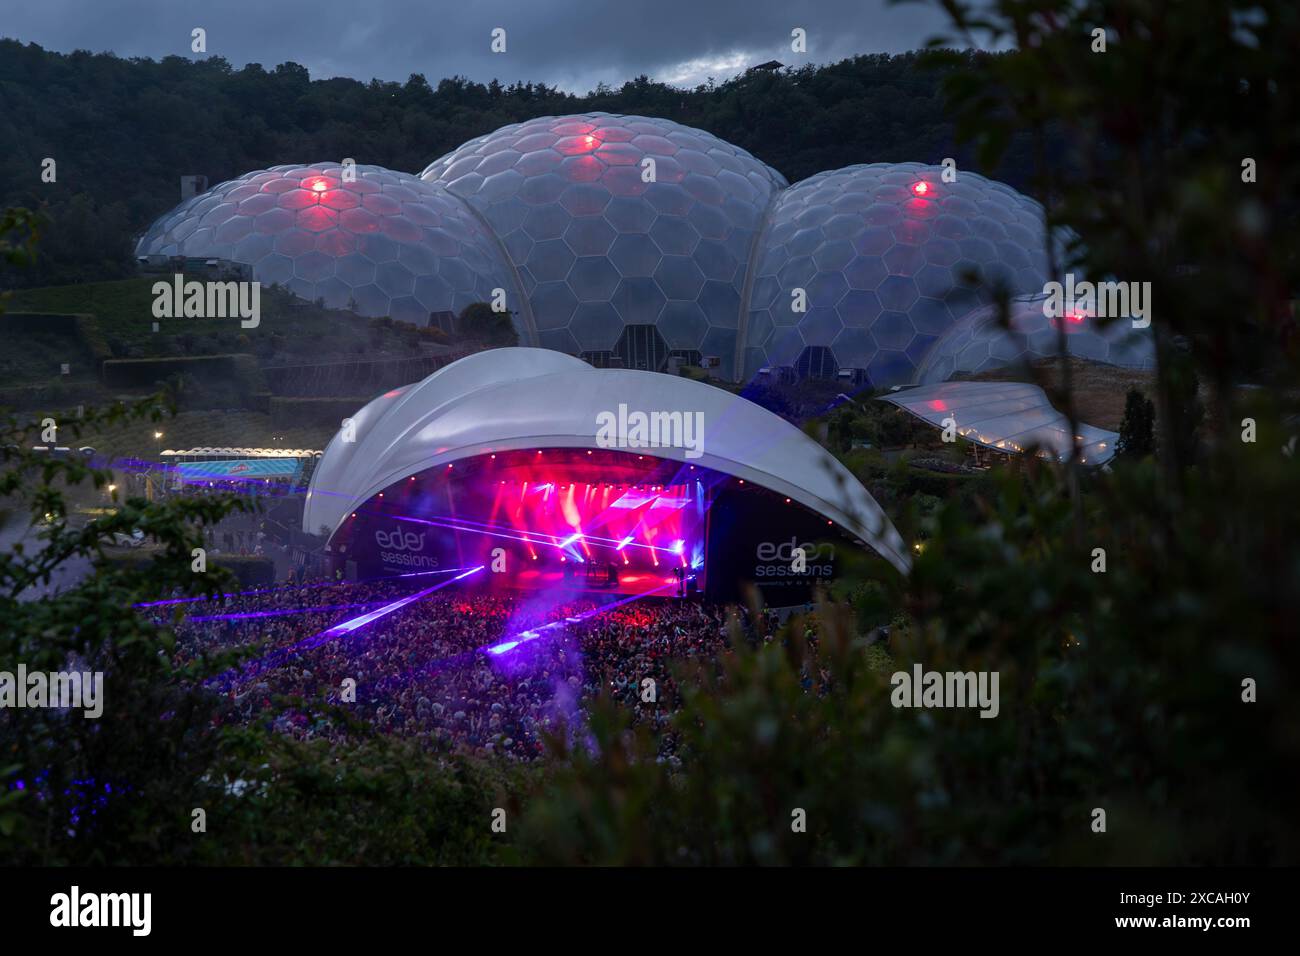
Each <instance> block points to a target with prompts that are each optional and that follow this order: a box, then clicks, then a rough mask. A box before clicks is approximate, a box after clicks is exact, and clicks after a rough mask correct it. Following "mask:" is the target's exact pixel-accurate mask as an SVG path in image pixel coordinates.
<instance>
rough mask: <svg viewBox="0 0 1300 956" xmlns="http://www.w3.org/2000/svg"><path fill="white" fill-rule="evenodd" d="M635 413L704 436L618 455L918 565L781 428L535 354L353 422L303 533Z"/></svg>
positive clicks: (855, 491) (676, 382) (683, 386)
mask: <svg viewBox="0 0 1300 956" xmlns="http://www.w3.org/2000/svg"><path fill="white" fill-rule="evenodd" d="M638 412H639V413H643V414H645V415H651V414H654V413H669V414H672V413H680V414H681V415H683V416H693V420H696V421H698V422H700V424H701V425H702V427H701V430H700V433H699V435H698V436H697V439H698V440H697V441H695V442H694V443H691V444H690V445H689V446H688V447H681V446H669V447H644V446H643V445H632V444H630V443H624V444H622V445H620V446H618V447H617V448H616V450H625V451H627V452H629V453H631V454H638V455H645V456H648V457H654V458H658V459H662V460H667V461H675V462H681V463H684V464H696V465H699V466H701V467H703V468H710V469H713V470H714V471H718V472H721V473H723V474H727V475H732V476H734V477H736V478H739V479H743V480H745V481H747V482H752V483H754V484H755V485H758V486H760V487H762V488H767V489H769V490H771V491H774V492H776V493H778V494H781V495H784V496H785V497H788V498H790V499H791V500H792V501H796V502H798V503H800V504H802V505H804V506H805V507H807V508H810V509H812V510H813V511H815V512H816V513H818V514H820V515H821V516H822V517H824V518H826V519H828V520H831V521H833V522H835V524H837V525H839V526H840V527H841V528H842V529H844V530H845V531H847V532H848V533H849V534H850V535H852V536H853V537H855V538H857V539H859V540H861V541H862V542H863V543H865V544H867V545H869V546H870V547H871V548H873V549H874V550H876V551H877V552H878V553H879V554H881V555H882V556H883V557H884V558H885V559H886V560H888V561H889V562H890V563H891V564H893V565H894V566H895V567H896V568H898V569H899V570H900V571H904V572H906V570H907V569H908V567H909V566H910V562H909V560H908V556H907V549H906V547H905V545H904V543H903V540H902V537H901V536H900V535H899V533H898V531H897V530H896V529H895V528H894V526H893V524H892V523H890V521H889V519H888V518H887V517H886V516H885V514H884V512H883V511H882V510H881V508H880V506H879V505H878V504H876V502H875V500H874V499H873V498H872V497H871V495H870V493H869V492H868V491H867V490H866V489H865V488H864V487H862V485H861V483H860V482H859V481H858V480H857V479H856V478H855V477H854V476H853V474H852V473H851V472H849V471H848V469H846V468H845V467H844V466H843V465H841V464H840V463H839V462H838V461H836V460H835V459H834V458H833V457H832V456H831V455H830V454H829V453H828V452H827V451H826V450H825V449H824V448H822V447H821V446H820V445H819V444H817V442H815V441H814V440H813V439H811V438H809V437H808V436H807V435H805V434H804V433H803V432H802V431H800V430H799V429H798V428H795V427H794V426H793V425H791V424H790V423H789V422H787V421H785V420H784V419H782V418H780V417H778V416H776V415H774V414H772V413H771V412H769V411H767V410H766V409H764V408H761V407H759V406H758V405H755V404H753V403H752V402H750V401H748V400H746V399H743V398H741V397H740V396H738V395H734V394H732V393H731V392H728V391H725V390H723V389H720V388H715V387H713V386H711V385H706V384H704V383H702V382H696V381H694V380H692V379H689V378H683V377H678V376H673V375H664V374H660V373H656V372H642V371H635V370H631V369H598V368H593V367H592V366H590V365H588V364H587V363H586V362H583V361H582V360H580V359H577V358H574V357H572V356H568V355H564V354H562V353H560V352H553V351H549V350H545V349H532V348H509V349H494V350H491V351H486V352H479V353H477V354H474V355H470V356H468V357H466V358H463V359H461V360H460V361H458V362H453V363H452V364H451V365H448V366H446V367H445V368H442V369H439V370H438V371H436V372H434V373H433V374H432V375H430V376H429V377H428V378H426V379H424V380H423V381H421V382H418V383H416V384H414V385H408V386H404V387H402V388H397V389H394V390H392V391H390V392H387V393H385V394H384V395H381V396H380V397H378V398H376V399H375V400H374V401H372V402H370V404H368V405H366V406H365V407H364V408H363V409H361V410H360V411H359V412H357V413H356V414H355V415H354V416H352V419H351V428H350V429H349V428H345V429H342V430H340V432H339V433H338V434H336V435H335V436H334V438H333V440H331V441H330V443H329V447H327V448H326V450H325V454H324V455H323V456H322V458H321V461H320V465H319V466H318V467H317V469H316V472H315V474H314V475H313V477H312V481H311V486H310V489H309V491H308V493H307V501H306V506H305V508H304V511H303V529H304V530H305V531H307V532H309V533H318V532H320V530H321V529H322V528H324V529H326V530H327V532H328V533H330V534H331V535H332V534H333V532H334V531H336V530H337V529H338V528H339V526H340V524H341V523H342V522H343V521H344V519H346V518H347V517H348V516H349V515H350V514H351V513H352V512H353V511H354V510H355V509H356V508H358V507H359V506H361V505H362V504H364V503H365V502H366V501H368V500H369V499H370V498H371V497H373V496H374V495H376V494H378V493H379V492H380V491H382V490H383V489H384V488H386V487H388V486H389V485H391V484H393V483H394V482H397V481H402V480H403V479H405V478H406V477H408V476H411V475H415V474H418V473H420V472H424V471H427V470H429V469H432V468H437V467H444V468H445V467H446V466H447V465H449V464H452V463H454V462H456V461H459V460H461V459H467V458H473V457H477V456H479V455H487V454H492V453H497V452H508V451H518V450H520V449H547V448H587V449H596V448H609V447H611V446H610V444H609V442H608V432H607V431H605V432H602V421H604V422H605V423H608V421H609V418H610V416H614V417H623V416H630V415H633V414H634V413H638ZM628 434H629V436H630V435H631V434H632V433H631V432H630V431H629V433H628ZM598 436H603V437H598Z"/></svg>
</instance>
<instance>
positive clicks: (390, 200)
mask: <svg viewBox="0 0 1300 956" xmlns="http://www.w3.org/2000/svg"><path fill="white" fill-rule="evenodd" d="M355 171H356V180H355V181H354V182H344V181H343V168H342V166H341V165H339V164H337V163H334V164H329V163H323V164H316V165H311V166H275V167H272V168H271V169H266V170H256V171H254V172H251V173H245V174H244V175H243V176H240V177H238V178H237V179H232V180H230V181H228V182H224V183H220V184H219V185H217V186H214V187H213V188H212V189H210V190H208V191H207V192H206V193H203V194H202V195H199V196H195V197H193V198H192V199H188V200H186V201H185V202H183V203H181V204H180V205H179V206H177V207H176V208H175V209H173V210H172V211H171V212H169V213H167V215H165V216H163V217H162V218H160V219H158V220H157V221H156V222H155V223H154V224H153V225H152V226H151V227H150V228H149V230H148V232H146V233H145V235H144V237H143V238H142V239H141V240H140V242H139V243H138V244H137V246H136V255H137V256H148V255H162V256H186V257H201V258H218V259H229V260H232V261H235V262H242V263H246V264H248V265H249V266H251V267H252V270H253V277H254V278H255V279H257V280H258V281H259V282H262V283H265V284H268V285H270V284H273V283H278V284H280V285H283V286H286V287H287V288H289V289H290V290H291V291H292V292H293V293H294V294H296V295H298V296H301V297H302V298H304V299H309V300H312V301H314V300H316V299H324V300H325V304H326V305H327V306H329V307H330V308H335V309H343V308H348V307H349V303H355V306H356V309H357V312H358V313H359V314H361V315H367V316H391V317H392V318H394V319H399V320H401V321H404V322H412V323H415V324H417V325H426V324H428V323H429V320H430V313H439V312H443V313H445V312H454V313H457V314H459V312H460V311H461V310H462V309H464V308H465V306H467V305H469V304H470V303H472V302H489V301H491V298H492V290H493V289H496V288H503V289H506V290H508V292H512V291H513V289H514V287H515V284H514V280H513V279H512V278H511V275H510V266H509V264H508V263H507V262H506V261H505V257H504V255H503V254H502V253H501V250H500V247H499V246H498V245H497V244H496V241H495V239H493V237H492V235H491V234H490V233H489V232H488V230H487V229H486V228H484V226H483V225H482V223H480V222H479V221H478V219H477V218H476V217H475V216H474V214H473V213H472V212H471V211H470V210H469V209H467V208H466V207H465V205H464V203H462V202H461V201H460V200H459V199H457V198H456V197H455V196H452V195H450V194H449V193H448V192H447V191H446V190H445V189H443V188H442V187H441V186H439V185H438V184H436V183H427V182H424V181H422V180H421V179H419V178H418V177H416V176H412V175H409V174H407V173H399V172H393V171H392V170H388V169H383V168H382V167H379V166H357V167H355ZM516 320H518V316H516ZM519 331H520V333H521V338H526V337H527V336H526V330H525V329H524V328H522V327H520V328H519Z"/></svg>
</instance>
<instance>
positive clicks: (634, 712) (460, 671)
mask: <svg viewBox="0 0 1300 956" xmlns="http://www.w3.org/2000/svg"><path fill="white" fill-rule="evenodd" d="M417 580H418V579H417ZM423 586H427V584H425V585H423ZM421 587H422V585H421V584H413V583H412V581H411V580H402V579H398V580H389V581H382V582H372V583H362V584H348V583H319V584H314V585H307V586H298V587H285V588H275V589H266V590H262V591H260V592H254V593H249V594H244V595H240V596H231V597H227V598H225V599H223V600H217V601H212V602H203V603H191V604H183V605H169V606H166V607H163V608H158V609H157V611H158V612H159V613H163V612H166V613H167V615H168V616H171V613H172V612H174V611H176V610H177V609H178V608H179V609H181V611H182V613H183V615H184V617H183V619H182V620H180V621H179V622H178V623H176V624H174V626H175V628H176V631H177V634H178V637H179V638H180V640H179V642H178V654H179V656H180V658H181V662H182V663H185V662H188V661H191V660H193V659H195V658H197V657H199V656H201V655H212V654H215V653H217V652H222V651H231V650H236V651H240V652H241V653H242V654H243V655H244V657H243V660H241V661H240V662H239V663H237V664H235V665H234V666H231V667H229V668H228V669H227V670H225V672H224V673H222V674H220V675H219V676H217V677H215V678H213V679H212V680H210V682H209V684H210V686H211V687H212V688H213V690H214V691H215V692H218V693H221V694H222V695H224V696H225V697H226V698H227V700H228V702H229V707H228V708H227V711H226V712H227V715H228V716H227V718H226V719H228V720H230V721H242V722H252V721H258V720H265V721H267V722H268V723H269V724H270V726H272V727H273V728H274V729H275V730H278V731H280V732H283V733H286V734H291V735H293V736H295V737H298V738H301V739H314V738H320V737H325V738H330V739H337V738H339V737H341V736H343V735H346V734H348V733H349V732H350V731H349V729H348V721H347V720H346V719H341V718H340V716H339V714H340V711H337V710H335V708H346V713H348V714H350V715H351V716H354V717H357V718H360V719H361V720H364V721H365V722H367V723H369V724H370V725H372V726H373V727H375V728H377V729H379V730H381V731H384V732H388V733H397V734H402V735H405V736H409V737H412V738H415V739H416V740H418V741H420V742H422V743H426V744H428V745H429V746H434V747H444V748H449V749H465V750H468V751H470V752H473V753H476V754H480V755H487V754H498V755H503V756H505V757H506V758H508V759H513V760H532V759H536V758H538V757H540V756H541V755H542V754H543V753H544V751H545V743H544V738H545V736H546V734H547V733H548V732H551V733H561V734H571V733H573V732H575V730H578V731H579V732H580V728H581V726H582V724H583V721H582V719H581V716H582V712H583V710H584V708H585V707H586V706H588V705H589V704H590V702H591V701H592V700H593V699H594V698H595V697H596V696H597V695H598V694H605V695H608V696H609V697H610V698H611V699H613V700H614V701H615V702H617V704H618V705H620V706H626V707H627V708H628V709H629V710H630V712H631V717H632V720H633V722H634V723H636V724H646V725H648V726H649V727H650V728H651V729H652V730H653V731H654V732H655V733H656V734H657V736H658V739H659V741H660V753H661V759H665V760H670V761H675V760H676V756H675V753H674V746H675V741H674V737H673V734H672V732H671V728H670V727H669V722H670V718H671V716H672V714H673V713H674V711H675V710H676V708H677V706H678V705H679V703H680V691H679V688H678V687H677V685H676V683H675V679H674V676H673V671H674V668H673V666H672V665H673V663H674V662H676V661H681V660H691V659H698V660H701V661H704V662H706V663H707V662H712V661H717V660H719V659H720V658H721V656H722V655H724V654H726V653H727V652H728V641H729V638H728V634H729V630H730V627H729V617H730V616H731V615H739V616H740V618H741V620H740V621H739V623H740V624H741V626H742V628H747V627H748V622H747V621H745V620H744V616H745V615H744V612H743V611H739V610H737V609H726V608H722V607H717V606H710V605H705V604H699V603H693V602H685V601H675V600H664V599H645V600H640V601H634V602H631V603H619V599H618V598H617V597H616V596H613V595H600V596H598V597H596V598H589V597H580V596H575V595H572V594H570V595H567V596H557V595H554V594H549V593H544V592H533V593H524V594H510V593H504V592H494V591H489V590H477V589H461V588H458V587H456V586H450V587H447V588H445V589H441V590H437V591H435V592H433V593H430V594H428V595H426V596H424V597H421V598H420V599H418V600H417V601H414V602H412V603H411V604H409V605H407V606H405V607H402V608H401V609H399V610H396V611H393V612H392V613H390V614H387V615H385V616H383V617H380V618H378V619H376V620H374V621H373V622H371V623H367V624H365V625H364V626H361V627H358V628H356V629H355V630H352V631H350V632H347V633H341V634H337V635H331V634H329V633H327V632H329V630H330V629H331V628H333V627H335V626H336V625H338V624H340V623H342V622H344V621H347V620H350V619H354V618H356V617H357V616H358V615H363V614H365V613H366V612H367V611H368V610H373V609H377V608H381V607H383V606H385V605H386V604H388V603H391V602H393V601H394V600H396V599H397V598H399V597H402V596H405V595H409V594H411V593H413V592H415V591H418V590H420V588H421ZM546 625H553V626H550V627H546ZM511 645H513V646H511ZM285 698H289V699H290V700H292V701H293V703H292V704H290V705H289V706H284V699H285ZM299 699H300V700H299ZM329 705H333V706H329Z"/></svg>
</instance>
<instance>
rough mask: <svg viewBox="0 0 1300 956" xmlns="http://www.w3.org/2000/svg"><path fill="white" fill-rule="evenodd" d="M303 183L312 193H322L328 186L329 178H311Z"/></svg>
mask: <svg viewBox="0 0 1300 956" xmlns="http://www.w3.org/2000/svg"><path fill="white" fill-rule="evenodd" d="M304 185H305V186H306V187H307V188H308V189H310V190H311V191H312V192H314V193H323V192H324V191H325V190H327V189H329V188H330V184H329V180H327V179H311V180H308V181H307V182H306V183H304Z"/></svg>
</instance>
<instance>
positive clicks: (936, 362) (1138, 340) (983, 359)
mask: <svg viewBox="0 0 1300 956" xmlns="http://www.w3.org/2000/svg"><path fill="white" fill-rule="evenodd" d="M1047 302H1048V299H1047V297H1046V296H1043V295H1031V296H1019V297H1017V298H1015V299H1012V300H1011V303H1010V310H1009V313H1008V316H1007V320H1008V321H1007V325H1006V326H1003V325H1002V324H1001V323H1000V322H999V321H998V310H997V307H996V306H993V305H989V306H983V307H981V308H978V309H975V310H974V311H972V312H970V313H969V314H967V315H965V316H963V317H962V318H961V320H959V321H958V322H957V323H956V324H955V325H954V326H953V327H952V328H951V329H949V330H948V332H947V334H945V335H944V336H943V337H942V338H941V339H939V340H938V341H937V342H935V343H934V345H933V346H932V347H931V349H930V350H929V352H928V353H926V355H925V357H924V359H923V360H922V361H921V364H920V367H919V368H918V369H917V373H916V374H917V379H916V380H917V382H918V383H919V384H921V385H933V384H937V383H939V382H946V381H947V380H948V379H950V378H953V377H954V376H959V377H963V378H965V377H969V376H971V375H978V374H979V373H980V372H987V371H990V370H992V369H995V368H1002V367H1004V366H1008V365H1028V364H1030V363H1032V362H1035V361H1037V360H1039V359H1045V358H1054V357H1056V356H1057V355H1059V354H1060V353H1059V345H1060V330H1061V329H1064V330H1065V347H1066V350H1067V352H1068V354H1070V355H1072V356H1075V357H1077V358H1084V359H1091V360H1092V361H1094V362H1103V363H1105V364H1107V365H1117V366H1119V367H1121V368H1135V369H1152V368H1155V364H1156V349H1155V338H1154V336H1152V334H1151V329H1150V327H1147V328H1145V329H1135V328H1133V324H1132V322H1131V321H1130V320H1128V319H1114V320H1111V321H1109V322H1108V323H1107V324H1105V325H1102V324H1101V322H1100V321H1099V320H1098V319H1097V318H1096V317H1094V316H1091V315H1085V314H1083V313H1082V312H1079V311H1075V312H1072V313H1070V314H1068V315H1065V316H1057V315H1054V314H1050V313H1051V309H1050V308H1048V307H1046V305H1047Z"/></svg>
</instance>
